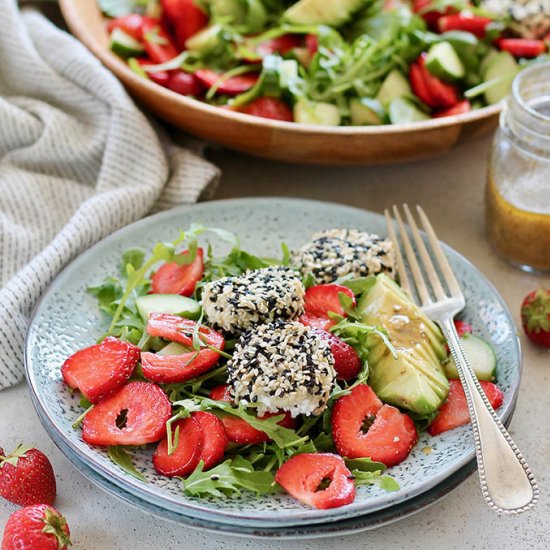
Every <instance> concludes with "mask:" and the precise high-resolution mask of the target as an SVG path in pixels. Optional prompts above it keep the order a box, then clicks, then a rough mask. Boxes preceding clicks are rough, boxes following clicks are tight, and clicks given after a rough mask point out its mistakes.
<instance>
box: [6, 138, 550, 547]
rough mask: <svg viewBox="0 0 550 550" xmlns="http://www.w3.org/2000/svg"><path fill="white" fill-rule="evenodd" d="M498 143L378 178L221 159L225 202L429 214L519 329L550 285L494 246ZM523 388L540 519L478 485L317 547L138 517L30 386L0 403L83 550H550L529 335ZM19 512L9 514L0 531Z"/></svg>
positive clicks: (539, 369) (540, 360) (546, 473)
mask: <svg viewBox="0 0 550 550" xmlns="http://www.w3.org/2000/svg"><path fill="white" fill-rule="evenodd" d="M488 147H489V141H488V140H484V141H478V142H475V143H472V144H470V145H468V146H464V147H462V148H461V149H459V150H456V151H454V152H452V153H450V154H448V155H446V156H444V157H441V158H438V159H435V160H431V161H425V162H418V163H415V164H408V165H395V166H391V167H375V168H348V169H343V168H327V167H304V166H296V165H289V164H283V163H275V162H268V161H262V160H259V159H254V158H250V157H246V156H243V155H239V154H236V153H232V152H229V151H225V150H215V151H212V152H211V154H210V158H211V159H212V160H213V161H214V162H216V163H217V164H218V165H219V166H220V167H221V168H222V170H223V177H222V180H221V183H220V186H219V189H218V191H217V193H216V198H220V199H222V198H234V197H244V196H266V195H269V196H274V195H281V196H292V197H302V198H309V199H319V200H324V201H332V202H335V203H341V204H346V205H351V206H356V207H361V208H365V209H369V210H374V211H378V212H381V211H382V210H383V209H384V208H385V207H387V206H389V205H391V204H393V203H402V202H408V203H409V204H415V203H421V204H422V205H423V206H424V208H425V209H426V211H427V213H428V215H429V217H430V218H431V220H432V222H433V224H434V226H435V228H436V230H437V233H438V235H439V237H440V238H441V239H442V240H444V241H446V242H447V243H448V244H450V245H451V246H452V247H454V248H455V249H457V250H458V251H459V252H461V253H462V254H463V255H464V256H466V257H467V258H468V259H469V260H471V261H472V262H473V263H474V264H475V265H477V267H478V268H479V269H480V270H481V271H482V272H483V273H484V274H485V275H486V276H487V277H488V278H489V279H490V280H491V281H492V283H493V284H494V285H495V286H496V288H497V289H498V290H499V292H500V293H501V294H502V296H503V297H504V299H505V301H506V302H507V304H508V306H509V307H510V309H511V311H512V314H513V315H514V319H515V321H516V323H517V324H518V325H519V306H520V304H521V301H522V299H523V297H524V295H525V294H527V293H528V292H529V291H530V290H532V289H533V288H536V287H537V286H540V285H541V284H542V285H545V286H548V285H550V278H549V277H537V276H533V275H528V274H525V273H522V272H521V271H518V270H516V269H515V268H513V267H510V266H508V265H507V264H506V263H505V262H503V261H502V260H500V259H499V258H498V257H497V256H496V255H495V254H494V253H493V251H492V250H491V249H490V247H489V245H488V243H487V241H486V239H485V234H484V204H483V191H484V185H485V169H486V155H487V149H488ZM522 344H523V351H524V369H523V380H522V384H521V389H520V393H519V401H518V404H517V408H516V412H515V415H514V418H513V420H512V423H511V425H510V433H511V435H512V437H513V438H514V439H515V441H516V443H517V444H518V446H519V447H520V449H522V451H523V453H524V454H525V456H526V458H527V459H528V461H529V463H530V464H531V467H532V469H533V471H534V472H535V475H536V477H537V479H538V482H539V485H540V489H541V493H542V496H541V499H540V501H539V503H538V505H537V506H536V507H535V509H533V510H532V511H531V512H528V513H526V514H523V515H520V516H517V517H499V516H497V515H495V514H494V513H493V512H491V511H489V509H487V508H486V507H485V506H484V504H483V501H482V499H481V495H480V490H479V486H478V480H477V474H476V475H473V476H471V477H470V478H469V479H467V480H466V481H465V482H464V483H463V484H462V485H461V486H460V487H458V488H457V489H456V490H455V491H454V492H452V493H451V494H449V495H448V496H446V497H445V498H444V499H443V500H441V501H439V502H437V503H436V504H435V505H433V506H431V507H430V508H428V509H425V510H423V511H421V512H419V513H417V514H415V515H414V516H412V517H409V518H407V519H404V520H401V521H399V522H397V523H394V524H391V525H389V526H386V527H382V528H379V529H377V530H374V531H368V532H363V533H358V534H355V535H350V536H345V537H338V538H337V539H330V538H328V539H316V540H312V541H299V542H297V541H281V540H271V541H270V540H252V539H243V538H233V537H229V536H223V537H221V536H216V535H212V534H208V533H203V532H200V531H195V530H191V529H188V528H184V527H180V526H177V525H174V524H171V523H167V522H164V521H162V520H159V519H157V518H155V517H153V516H150V515H148V514H146V513H143V512H140V511H138V510H136V509H133V508H130V507H129V506H128V505H127V504H124V503H123V502H121V501H119V500H117V499H116V498H115V497H113V496H111V495H109V494H106V493H104V492H103V491H101V490H100V489H98V488H97V487H96V486H94V485H93V484H92V483H91V482H89V481H88V480H87V479H86V478H85V477H84V476H83V475H82V474H81V473H79V472H78V470H77V469H76V468H75V467H74V466H73V465H72V464H71V462H69V461H68V460H67V459H66V458H65V457H64V455H63V454H62V453H61V452H60V451H59V450H58V449H57V448H56V447H55V445H54V444H53V442H52V441H51V440H50V438H49V437H48V435H47V434H46V432H45V431H44V430H43V428H42V426H41V425H40V422H39V420H38V418H37V416H36V414H35V412H34V409H33V406H32V404H31V401H30V397H29V393H28V390H27V387H26V385H25V384H24V383H23V384H19V385H18V386H17V387H15V388H12V389H9V390H5V391H2V392H1V393H0V419H1V420H0V446H2V447H3V448H4V449H11V448H12V447H14V446H15V444H16V443H18V442H19V441H20V440H24V441H25V442H27V443H32V444H35V445H37V446H38V447H39V448H40V449H42V450H43V451H44V452H45V453H46V454H47V455H48V456H49V457H50V458H51V460H52V463H53V466H54V469H55V472H56V475H57V483H58V498H57V501H56V506H57V507H58V508H59V509H60V510H61V511H62V512H64V513H65V514H66V516H67V518H68V521H69V525H70V527H71V530H72V533H73V543H74V548H76V549H79V550H81V549H82V550H92V549H94V550H117V549H121V550H139V549H142V548H162V549H182V550H202V549H204V550H237V549H239V550H244V549H246V550H258V549H265V550H274V549H295V550H306V549H316V550H329V549H332V548H334V547H335V546H337V547H338V548H339V549H340V550H355V549H364V548H377V549H380V550H386V549H387V550H390V549H399V550H402V549H415V548H418V549H422V550H425V549H431V548H445V549H463V548H468V549H498V550H504V549H514V550H521V549H524V548H525V549H537V550H538V549H541V550H542V549H548V548H550V527H549V526H550V522H549V521H548V518H549V517H550V495H549V493H550V437H549V435H550V434H549V429H550V415H549V414H548V399H549V398H548V395H549V390H550V379H549V378H550V354H549V353H548V351H544V350H542V349H535V347H534V346H532V345H529V343H527V342H526V341H525V338H524V337H523V335H522ZM15 509H16V507H15V506H14V505H11V504H9V503H6V502H5V501H3V500H2V501H1V502H0V527H1V526H3V525H4V524H5V522H6V521H7V518H8V516H9V514H10V513H11V512H12V511H14V510H15Z"/></svg>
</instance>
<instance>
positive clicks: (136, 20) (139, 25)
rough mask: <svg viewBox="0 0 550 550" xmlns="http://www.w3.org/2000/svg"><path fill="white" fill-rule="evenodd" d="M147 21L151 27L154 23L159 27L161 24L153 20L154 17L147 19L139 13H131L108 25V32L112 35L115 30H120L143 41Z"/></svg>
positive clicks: (113, 20) (111, 21)
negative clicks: (144, 26)
mask: <svg viewBox="0 0 550 550" xmlns="http://www.w3.org/2000/svg"><path fill="white" fill-rule="evenodd" d="M146 20H147V21H148V22H149V25H151V24H154V23H156V24H157V25H158V24H159V22H158V20H156V19H153V18H152V17H145V16H143V15H139V14H138V13H130V14H128V15H123V16H121V17H116V18H115V19H111V20H110V21H109V22H108V23H107V32H108V33H111V32H112V31H113V30H114V29H120V30H121V31H123V32H124V33H126V34H128V35H129V36H131V37H132V38H135V39H136V40H138V41H142V40H143V22H144V21H146Z"/></svg>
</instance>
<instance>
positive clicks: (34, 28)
mask: <svg viewBox="0 0 550 550" xmlns="http://www.w3.org/2000/svg"><path fill="white" fill-rule="evenodd" d="M0 8H1V12H2V16H1V17H0V388H4V387H7V386H10V385H13V384H15V383H16V382H18V381H19V380H20V379H21V378H22V377H23V344H24V337H25V331H26V327H27V323H28V318H29V315H30V313H31V311H32V308H33V306H34V304H35V303H36V301H37V300H38V298H39V297H40V295H41V294H42V292H43V291H44V289H45V288H46V287H47V285H48V284H49V283H50V281H51V280H52V279H53V278H54V277H55V275H56V274H57V273H58V272H59V271H60V270H61V269H62V268H63V267H64V266H65V265H67V263H68V262H70V261H71V260H72V259H74V258H75V257H76V256H77V255H78V254H80V253H81V252H82V251H83V250H85V249H86V248H88V247H89V246H91V245H92V244H94V243H95V242H97V241H98V240H100V239H102V238H103V237H105V236H106V235H108V234H110V233H112V232H113V231H115V230H116V229H118V228H120V227H122V226H124V225H127V224H129V223H130V222H133V221H134V220H137V219H139V218H141V217H143V216H145V215H147V214H148V213H150V212H152V211H156V210H161V209H167V208H171V207H173V206H176V205H178V204H182V203H193V202H196V201H197V200H198V199H199V198H200V197H201V195H203V194H204V192H205V191H207V190H208V189H209V188H210V189H211V185H210V184H212V183H214V182H215V181H216V179H217V177H218V171H217V169H216V168H215V167H214V166H212V165H211V164H210V163H208V162H206V161H205V160H204V159H202V158H201V157H200V156H198V155H197V154H195V153H193V152H191V151H189V150H186V149H183V148H180V147H176V146H174V145H172V144H170V143H168V142H167V140H166V139H165V138H162V137H159V134H158V132H157V131H155V130H154V129H153V128H152V126H151V124H150V123H149V122H148V121H147V119H146V118H145V117H144V116H143V114H142V113H141V112H140V111H139V110H138V109H137V108H136V106H135V105H134V103H133V102H132V100H131V99H130V98H129V97H128V95H127V94H126V92H125V91H124V89H123V88H122V86H121V84H120V83H119V82H118V80H116V78H115V77H114V76H113V75H112V74H111V73H109V72H108V71H107V70H106V69H105V68H104V67H103V66H102V65H101V64H100V63H99V62H98V61H97V60H96V59H95V58H94V57H93V56H92V55H91V54H90V53H89V52H88V50H86V49H85V48H84V46H82V45H81V44H80V43H79V42H77V41H76V40H75V39H74V38H73V37H71V36H70V35H68V34H66V33H64V32H62V31H61V30H59V29H58V28H56V27H54V26H53V25H52V24H51V23H49V22H48V21H47V20H46V19H45V18H44V17H43V16H41V15H39V14H38V13H35V12H23V14H21V13H20V12H19V11H18V9H17V8H16V5H15V2H14V1H13V0H0Z"/></svg>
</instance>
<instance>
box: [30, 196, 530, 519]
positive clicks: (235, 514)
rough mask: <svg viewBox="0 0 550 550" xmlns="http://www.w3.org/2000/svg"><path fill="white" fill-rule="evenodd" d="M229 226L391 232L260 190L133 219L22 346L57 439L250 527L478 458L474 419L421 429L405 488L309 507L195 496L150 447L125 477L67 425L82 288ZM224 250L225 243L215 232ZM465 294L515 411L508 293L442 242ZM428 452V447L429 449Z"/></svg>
mask: <svg viewBox="0 0 550 550" xmlns="http://www.w3.org/2000/svg"><path fill="white" fill-rule="evenodd" d="M192 222H195V223H201V224H204V225H207V226H208V225H210V226H217V227H223V228H225V229H229V230H231V231H234V232H235V233H237V234H238V235H239V236H240V239H241V243H242V246H243V248H245V249H248V250H251V251H252V252H255V253H257V254H260V255H272V256H273V255H278V254H279V253H280V243H281V241H284V242H286V243H287V244H288V246H289V247H290V248H294V247H297V246H299V245H300V244H302V243H303V242H304V241H306V240H307V239H308V237H309V235H310V234H311V233H312V232H314V231H317V230H320V229H326V228H331V227H350V228H351V227H353V228H357V229H361V230H369V231H373V232H376V233H379V234H385V233H386V230H385V222H384V219H383V218H382V217H381V216H380V215H378V214H374V213H372V212H367V211H364V210H359V209H354V208H349V207H344V206H338V205H334V204H329V203H323V202H312V201H303V200H294V199H280V198H262V199H237V200H227V201H217V202H209V203H204V204H198V205H194V206H188V207H181V208H177V209H174V210H171V211H169V212H165V213H162V214H158V215H156V216H152V217H150V218H146V219H144V220H142V221H140V222H137V223H135V224H132V225H130V226H128V227H126V228H124V229H122V230H120V231H119V232H117V233H115V234H114V235H112V236H110V237H109V238H107V239H105V240H104V241H102V242H101V243H99V244H97V245H96V246H94V247H93V248H91V249H90V250H89V251H87V252H86V253H84V254H82V256H80V257H79V258H78V259H77V260H75V261H74V262H73V263H72V264H71V265H70V266H69V267H68V268H67V269H66V270H65V271H63V273H61V275H59V277H58V278H57V279H56V280H55V281H54V283H53V284H52V285H51V287H50V288H49V290H48V291H47V292H46V294H45V295H44V297H43V298H42V300H41V302H40V304H39V305H38V306H37V309H36V311H35V314H34V317H33V319H32V322H31V324H30V327H29V331H28V335H27V345H26V361H25V362H26V369H27V377H28V380H29V383H30V386H31V389H32V392H33V394H34V399H35V402H36V404H37V408H38V409H39V412H40V416H41V418H42V420H43V422H44V423H46V424H47V425H48V428H49V431H50V433H54V434H55V435H56V437H54V439H58V438H59V439H61V440H62V441H63V443H64V445H65V448H66V452H67V453H74V454H75V455H76V456H77V457H78V459H79V460H80V461H81V462H83V463H84V464H86V465H87V466H88V467H90V468H91V469H93V470H94V471H96V472H97V473H98V474H99V475H101V476H102V477H104V478H105V479H106V480H108V481H109V482H111V483H113V484H115V485H118V486H119V487H120V488H122V489H123V490H124V491H126V492H128V493H130V494H132V495H134V496H135V497H137V498H138V499H141V500H143V501H147V502H149V503H151V504H152V505H154V506H156V507H158V508H160V509H166V510H168V511H171V512H175V513H179V514H184V515H187V516H191V517H193V518H197V519H202V520H207V521H215V522H219V523H226V524H235V523H237V522H238V524H239V525H241V526H251V527H283V526H293V525H295V526H298V525H304V524H314V523H324V522H332V521H340V520H345V519H350V518H353V517H356V516H361V515H365V514H369V513H371V512H375V511H379V510H382V509H384V508H387V507H389V506H394V505H396V504H398V503H402V502H403V501H405V500H408V499H411V498H413V497H416V496H418V495H420V494H422V493H424V492H425V491H428V490H429V489H431V488H433V487H435V486H436V485H437V484H439V483H440V482H442V481H443V480H445V479H447V478H448V477H450V476H451V475H452V474H453V473H455V472H457V471H458V470H459V469H460V468H461V467H462V466H464V465H465V464H466V463H468V462H469V461H470V460H471V459H472V458H473V456H474V450H473V440H472V437H471V433H470V429H469V427H468V426H464V427H462V428H458V429H455V430H453V431H452V432H448V433H446V434H443V435H441V436H438V437H434V438H431V437H430V436H429V435H423V436H422V437H421V438H420V441H419V443H418V445H417V446H416V447H415V449H414V450H413V452H412V453H411V455H410V456H409V457H408V458H407V460H406V461H404V462H403V463H401V464H399V465H398V466H396V467H393V468H391V470H390V471H389V472H388V473H391V474H392V475H393V476H394V477H395V478H396V479H397V481H398V482H399V484H400V486H401V489H400V491H398V492H395V493H386V492H384V491H382V490H380V489H378V488H377V487H361V488H359V490H358V492H357V498H356V500H355V502H354V503H353V504H350V505H348V506H344V507H342V508H336V509H333V510H316V509H310V508H306V507H304V506H302V505H300V504H298V503H297V502H296V501H294V500H293V499H291V498H290V497H288V496H286V495H277V496H269V497H262V498H257V497H254V496H252V495H248V494H243V496H241V497H240V498H232V499H199V498H190V497H187V496H185V495H183V494H182V493H181V490H180V483H179V482H178V481H177V480H173V479H167V478H163V477H161V476H158V475H157V474H156V473H155V471H154V469H153V467H152V464H151V452H152V451H151V450H149V451H147V450H144V451H141V452H139V453H137V455H136V459H135V463H136V466H137V467H138V469H139V470H140V471H141V472H142V473H143V475H144V476H145V478H146V479H147V483H144V482H141V481H139V480H137V479H135V478H133V477H130V476H128V475H127V474H125V473H124V472H123V471H121V470H120V469H119V468H118V467H117V466H116V465H114V464H113V463H112V462H111V461H110V460H109V458H108V456H107V454H106V452H105V451H104V450H102V449H99V448H93V447H90V446H88V445H87V444H86V443H84V442H83V441H82V439H81V437H80V432H79V430H74V429H73V428H72V427H71V424H72V423H73V422H74V420H75V419H76V418H77V417H78V416H79V414H80V413H81V409H80V407H79V403H78V402H79V399H78V397H77V396H75V395H71V394H70V392H68V391H67V388H66V387H65V386H64V384H63V383H62V381H61V375H60V366H61V365H62V363H63V361H64V359H65V358H66V357H67V356H68V355H70V354H71V353H73V352H75V351H76V350H78V349H80V348H82V347H84V346H87V345H90V344H92V343H93V342H95V340H96V339H97V338H98V337H99V336H100V335H101V333H102V332H103V330H104V328H105V326H104V325H103V324H102V321H101V317H100V314H99V312H98V310H97V308H96V305H95V301H94V299H93V298H92V297H90V296H88V295H87V294H86V292H85V289H86V286H87V285H89V284H91V283H96V282H98V281H101V280H102V279H103V278H104V277H105V276H108V275H111V274H116V272H117V269H118V264H119V260H120V255H121V253H122V252H123V251H124V250H125V249H127V248H129V247H132V246H138V245H139V246H144V247H151V246H152V245H153V244H154V243H156V242H157V241H170V240H173V239H174V238H175V236H176V235H177V234H178V230H180V229H185V228H186V227H187V226H189V224H190V223H192ZM209 240H210V242H211V243H212V244H213V245H214V246H215V247H216V248H217V249H218V250H220V251H222V250H223V249H224V248H225V247H226V246H227V245H225V244H224V243H221V242H220V241H217V240H216V239H214V238H212V239H209ZM446 252H447V254H448V256H449V259H450V261H451V263H452V266H453V269H454V271H455V273H456V275H457V277H458V279H459V281H460V283H461V285H462V289H463V292H464V295H465V296H466V303H467V306H466V309H465V311H464V318H465V319H467V320H468V321H469V322H471V323H472V324H473V326H474V329H475V331H476V332H477V333H478V334H480V335H481V336H482V337H484V338H486V339H487V340H489V341H491V342H492V344H493V346H494V347H495V350H496V353H497V358H498V383H499V386H500V387H501V389H502V390H503V392H504V396H505V400H504V405H503V407H502V408H501V409H500V410H499V414H501V416H503V417H506V416H509V414H510V413H511V411H512V410H513V405H514V403H515V399H516V395H517V391H518V387H519V382H520V374H521V360H520V350H519V344H518V339H517V337H516V330H515V327H514V324H513V321H512V319H511V316H510V313H509V311H508V309H507V307H506V305H505V304H504V302H503V300H502V298H500V296H499V295H498V293H497V292H496V290H495V289H494V287H493V286H492V285H491V284H490V283H489V282H488V281H487V280H486V279H485V277H484V276H483V275H482V274H481V273H480V272H479V271H478V270H477V269H476V268H475V267H474V266H472V265H471V264H470V263H469V262H468V261H467V260H466V259H465V258H463V257H462V256H460V255H459V254H458V253H456V252H454V251H453V250H451V249H450V248H446ZM428 450H429V451H430V452H427V451H428Z"/></svg>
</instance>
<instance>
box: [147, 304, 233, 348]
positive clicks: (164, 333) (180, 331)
mask: <svg viewBox="0 0 550 550" xmlns="http://www.w3.org/2000/svg"><path fill="white" fill-rule="evenodd" d="M196 326H197V323H196V322H195V321H192V320H191V319H184V318H183V317H180V316H179V315H171V314H170V313H151V314H150V315H149V320H148V321H147V327H146V329H145V330H146V331H147V334H149V335H150V336H158V337H160V338H164V339H165V340H170V341H172V342H178V343H180V344H183V345H184V346H189V347H192V346H193V332H194V331H195V328H196ZM199 338H200V340H201V342H202V343H203V344H208V345H210V346H213V347H214V348H216V349H219V350H223V348H224V345H225V340H224V337H223V336H222V335H221V334H219V333H218V332H216V331H215V330H213V329H211V328H209V327H205V326H204V325H203V326H201V327H200V328H199Z"/></svg>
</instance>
